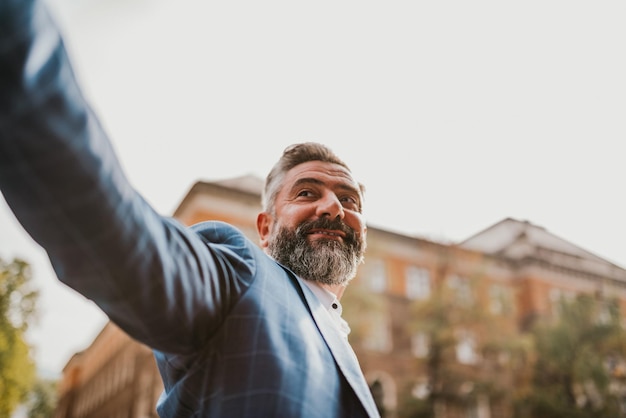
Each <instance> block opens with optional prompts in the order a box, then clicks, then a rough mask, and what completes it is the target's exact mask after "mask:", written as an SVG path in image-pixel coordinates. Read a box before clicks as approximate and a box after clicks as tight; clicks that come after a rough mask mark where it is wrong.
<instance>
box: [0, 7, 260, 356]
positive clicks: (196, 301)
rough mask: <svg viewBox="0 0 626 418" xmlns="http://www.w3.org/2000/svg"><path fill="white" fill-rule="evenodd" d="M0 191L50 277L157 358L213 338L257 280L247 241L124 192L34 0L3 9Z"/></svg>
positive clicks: (126, 187)
mask: <svg viewBox="0 0 626 418" xmlns="http://www.w3.org/2000/svg"><path fill="white" fill-rule="evenodd" d="M0 188H1V190H2V194H3V195H4V198H5V199H6V201H7V203H8V204H9V206H10V207H11V209H12V210H13V212H14V213H15V215H16V217H17V218H18V220H19V221H20V223H21V224H22V226H23V227H24V228H25V229H26V231H27V232H28V233H29V234H30V235H31V236H32V238H33V239H34V240H35V241H36V242H38V243H39V244H40V245H41V246H42V247H43V248H44V249H45V250H46V251H47V253H48V256H49V258H50V260H51V263H52V266H53V267H54V269H55V271H56V273H57V275H58V277H59V278H60V279H61V280H62V281H63V282H64V283H66V284H67V285H69V286H70V287H72V288H73V289H75V290H77V291H78V292H80V293H81V294H83V295H84V296H85V297H87V298H89V299H91V300H93V301H94V302H95V303H96V304H97V305H98V306H100V308H101V309H102V310H103V311H104V312H105V313H106V314H107V315H108V316H109V317H110V318H111V320H113V321H114V322H116V323H117V324H118V325H120V326H121V327H122V328H123V329H124V330H125V331H126V332H128V333H129V334H130V335H131V336H133V337H134V338H136V339H138V340H140V341H142V342H143V343H146V344H148V345H149V346H151V347H153V348H156V349H158V350H161V351H166V352H177V353H185V352H188V351H190V350H193V349H194V347H195V346H197V345H199V344H202V342H203V341H204V340H206V339H207V338H210V336H211V332H212V331H213V330H215V329H216V328H217V327H218V326H219V324H220V323H221V321H222V319H223V317H224V315H225V314H226V313H227V312H228V310H229V309H230V307H231V305H232V304H233V303H235V302H236V300H237V298H238V296H239V295H240V294H241V292H242V291H243V290H244V289H245V287H246V286H247V283H248V282H249V280H250V278H251V277H252V276H253V270H254V263H253V260H252V258H251V257H250V252H249V251H247V250H246V245H248V244H246V243H245V242H243V241H241V240H235V242H234V244H233V243H230V244H220V245H212V244H211V243H207V242H203V240H202V239H200V238H199V237H198V236H197V235H196V234H195V233H193V232H192V231H191V230H189V229H187V228H185V227H183V226H182V225H180V224H179V223H178V222H176V221H175V220H172V219H169V218H165V217H162V216H160V215H159V214H157V213H156V212H155V211H154V210H153V209H152V208H151V207H150V206H149V205H148V204H147V203H146V201H145V200H144V199H142V197H141V196H140V195H139V193H137V192H136V191H135V190H134V189H133V187H132V186H131V185H130V184H129V182H128V180H127V179H126V177H125V175H124V173H123V170H122V168H121V167H120V163H119V161H118V160H117V158H116V156H115V152H114V150H113V148H112V146H111V144H110V142H109V140H108V139H107V136H106V134H105V132H104V130H103V129H102V127H101V126H100V124H99V122H98V120H97V118H96V117H95V116H94V114H93V112H92V111H91V109H90V108H89V106H88V104H87V103H86V102H85V99H84V97H83V95H82V94H81V92H80V88H79V86H78V84H77V82H76V80H75V77H74V74H73V72H72V68H71V65H70V63H69V60H68V56H67V53H66V50H65V48H64V46H63V42H62V39H61V37H60V34H59V31H58V30H57V27H56V26H55V24H54V22H53V20H52V19H51V17H50V16H49V14H48V11H47V10H46V9H45V7H44V5H43V3H42V2H37V1H33V0H0ZM205 241H206V240H205ZM233 266H237V267H236V268H235V267H233Z"/></svg>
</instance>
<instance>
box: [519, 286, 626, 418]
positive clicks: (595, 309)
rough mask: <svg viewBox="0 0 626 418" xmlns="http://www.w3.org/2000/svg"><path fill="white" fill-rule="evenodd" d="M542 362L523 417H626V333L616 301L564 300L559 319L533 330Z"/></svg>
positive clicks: (588, 297) (586, 297)
mask: <svg viewBox="0 0 626 418" xmlns="http://www.w3.org/2000/svg"><path fill="white" fill-rule="evenodd" d="M532 335H533V338H534V340H535V346H536V350H537V352H536V355H537V362H536V365H535V368H534V378H533V385H532V391H531V392H530V393H529V394H528V396H527V397H526V398H525V399H523V401H522V402H521V403H520V408H519V409H518V416H520V417H537V416H541V417H545V418H552V417H554V418H557V417H571V418H587V417H589V418H591V417H600V416H601V417H623V416H626V414H625V413H624V411H623V405H624V401H625V400H626V391H625V388H626V332H625V331H624V329H623V327H622V325H621V318H620V313H619V307H618V304H617V302H616V301H613V300H601V299H597V298H594V297H593V296H591V295H580V296H578V297H577V298H575V299H573V300H562V301H561V304H560V309H559V314H558V315H557V317H556V319H555V320H553V321H544V322H538V323H537V324H536V325H535V326H534V327H533V329H532Z"/></svg>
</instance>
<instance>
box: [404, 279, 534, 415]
mask: <svg viewBox="0 0 626 418" xmlns="http://www.w3.org/2000/svg"><path fill="white" fill-rule="evenodd" d="M465 280H467V282H466V283H464V284H463V285H464V286H465V285H467V286H469V288H468V289H465V290H461V291H460V292H459V289H458V288H456V289H455V288H451V287H450V286H448V285H447V284H446V283H441V284H440V285H439V286H436V287H435V289H434V290H433V293H432V294H431V296H430V298H428V299H427V300H423V301H418V302H416V303H415V304H414V305H413V312H412V320H411V321H410V323H409V332H410V333H412V334H413V335H415V334H416V333H418V334H422V335H423V336H425V340H426V341H427V347H428V349H427V354H426V355H425V356H424V357H423V358H422V359H419V360H418V361H419V362H420V363H421V368H422V370H423V371H424V376H425V377H426V380H425V381H422V382H421V384H422V386H423V390H422V391H421V394H415V393H414V395H417V396H410V395H409V396H407V397H406V399H405V403H404V405H403V406H402V411H401V414H400V416H402V417H411V418H421V417H433V416H436V415H437V412H436V411H437V408H438V407H440V406H441V405H444V404H445V405H446V407H447V408H456V409H458V410H459V411H464V410H467V408H468V407H471V405H476V403H477V401H478V399H479V398H481V397H483V398H485V399H490V400H501V401H502V402H504V403H509V402H513V400H514V399H515V398H516V397H518V396H520V394H521V393H524V391H525V390H527V388H528V384H529V381H530V376H529V375H528V373H527V372H526V371H527V370H528V368H529V367H528V366H529V364H531V363H532V343H531V342H530V341H529V340H528V338H526V337H524V336H522V335H520V334H518V333H517V332H516V329H515V327H514V326H511V325H512V324H514V322H512V321H513V316H512V315H511V314H508V315H502V314H494V313H492V312H490V310H489V308H488V306H486V305H485V304H484V303H481V300H480V299H479V298H475V297H474V296H470V295H476V294H478V293H479V292H476V289H475V288H474V284H475V283H473V282H471V281H470V280H469V279H465ZM464 340H467V341H469V346H467V345H466V346H465V348H466V349H467V350H466V354H465V360H464V361H460V359H459V357H460V356H461V357H462V356H463V353H462V352H461V351H462V347H463V345H464ZM467 341H465V343H467ZM468 350H469V352H468Z"/></svg>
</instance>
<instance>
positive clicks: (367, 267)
mask: <svg viewBox="0 0 626 418" xmlns="http://www.w3.org/2000/svg"><path fill="white" fill-rule="evenodd" d="M363 267H364V271H363V276H364V277H363V278H364V279H365V282H366V283H367V286H368V287H369V289H370V290H371V291H372V292H374V293H383V292H384V291H385V290H386V289H387V274H386V271H385V263H384V262H383V260H381V259H373V260H370V261H367V262H366V263H365V264H364V265H363Z"/></svg>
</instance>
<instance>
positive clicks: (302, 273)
mask: <svg viewBox="0 0 626 418" xmlns="http://www.w3.org/2000/svg"><path fill="white" fill-rule="evenodd" d="M312 228H322V229H338V230H342V231H343V232H344V233H345V234H346V236H345V238H344V239H343V242H339V241H337V240H334V239H320V240H317V241H315V242H309V240H308V239H307V232H308V231H309V230H311V229H312ZM364 251H365V242H364V241H363V240H362V238H361V237H357V235H356V233H355V232H354V230H353V229H352V228H350V227H348V226H347V225H345V224H344V223H343V222H341V221H339V220H336V221H332V220H329V219H326V218H322V219H319V220H316V221H310V222H303V223H302V224H300V225H299V226H298V227H297V228H296V230H295V231H291V230H288V229H287V228H285V227H282V226H281V227H280V228H278V229H277V230H276V231H275V232H274V233H273V234H272V236H271V237H270V240H269V245H268V252H269V254H270V256H271V257H272V258H274V260H276V261H278V262H279V263H280V264H282V265H284V266H285V267H287V268H289V269H290V270H291V271H293V272H294V273H295V274H297V275H298V276H299V277H301V278H303V279H307V280H312V281H316V282H319V283H323V284H328V285H344V286H345V285H347V284H348V282H349V281H350V280H352V279H353V278H354V276H355V275H356V270H357V267H358V265H359V263H361V261H362V260H363V253H364Z"/></svg>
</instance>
